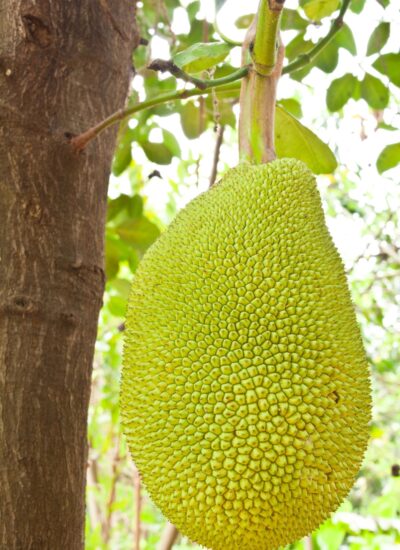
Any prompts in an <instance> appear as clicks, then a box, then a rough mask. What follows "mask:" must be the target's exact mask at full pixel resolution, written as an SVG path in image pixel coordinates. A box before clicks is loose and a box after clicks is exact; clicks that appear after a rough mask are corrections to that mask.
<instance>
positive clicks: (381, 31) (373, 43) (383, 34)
mask: <svg viewBox="0 0 400 550" xmlns="http://www.w3.org/2000/svg"><path fill="white" fill-rule="evenodd" d="M389 35H390V23H386V22H385V21H383V22H382V23H379V25H378V26H377V27H376V29H375V30H374V31H373V32H372V34H371V36H370V37H369V40H368V46H367V55H372V54H374V53H379V52H380V51H381V49H382V48H383V46H384V45H385V44H386V42H387V41H388V38H389Z"/></svg>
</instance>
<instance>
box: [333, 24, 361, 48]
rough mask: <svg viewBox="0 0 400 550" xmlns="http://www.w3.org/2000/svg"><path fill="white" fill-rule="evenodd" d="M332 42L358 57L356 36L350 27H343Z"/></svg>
mask: <svg viewBox="0 0 400 550" xmlns="http://www.w3.org/2000/svg"><path fill="white" fill-rule="evenodd" d="M332 42H333V43H334V44H336V45H337V46H338V47H339V48H344V49H345V50H347V51H349V52H350V53H352V54H353V55H356V53H357V47H356V43H355V40H354V36H353V33H352V31H351V30H350V27H349V26H348V25H346V23H345V24H344V25H342V28H341V29H340V31H339V32H338V33H336V35H335V36H334V38H333V40H332Z"/></svg>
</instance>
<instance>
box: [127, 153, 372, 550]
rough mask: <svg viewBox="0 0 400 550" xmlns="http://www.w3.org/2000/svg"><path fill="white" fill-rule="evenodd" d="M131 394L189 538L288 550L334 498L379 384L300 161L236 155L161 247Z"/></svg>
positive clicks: (138, 452) (150, 481)
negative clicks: (259, 161)
mask: <svg viewBox="0 0 400 550" xmlns="http://www.w3.org/2000/svg"><path fill="white" fill-rule="evenodd" d="M121 404H122V416H123V425H124V431H125V434H126V437H127V440H128V444H129V448H130V450H131V453H132V456H133V459H134V461H135V463H136V465H137V467H138V468H139V471H140V472H141V475H142V477H143V481H144V483H145V485H146V487H147V489H148V491H149V493H150V495H151V497H152V498H153V500H154V502H155V503H156V504H157V505H158V506H159V507H160V509H161V510H162V512H163V513H164V514H165V516H166V517H167V518H168V519H169V520H170V521H171V522H172V523H174V524H175V525H176V526H177V528H178V529H179V530H181V531H182V533H184V534H186V535H187V536H188V537H189V538H190V539H192V540H193V541H196V542H199V543H200V544H202V545H205V546H207V547H209V548H212V549H213V550H226V549H227V548H229V549H236V550H267V549H268V550H269V549H272V548H278V547H279V546H282V545H285V544H287V543H290V542H293V541H295V540H297V539H299V538H300V537H303V536H304V535H306V534H307V533H310V532H311V531H313V530H314V529H315V528H316V527H318V525H319V524H320V523H321V522H323V521H324V520H325V519H326V518H327V517H329V515H330V514H331V513H332V512H333V511H334V510H335V509H336V508H337V507H338V505H339V504H340V502H341V501H342V499H343V498H344V497H345V496H346V495H347V493H348V492H349V490H350V488H351V486H352V485H353V482H354V479H355V476H356V474H357V471H358V469H359V467H360V464H361V461H362V457H363V454H364V451H365V448H366V445H367V439H368V421H369V418H370V384H369V375H368V366H367V362H366V358H365V354H364V350H363V346H362V342H361V339H360V334H359V330H358V327H357V324H356V319H355V315H354V311H353V307H352V304H351V300H350V296H349V291H348V288H347V283H346V278H345V274H344V270H343V265H342V262H341V260H340V257H339V255H338V253H337V251H336V249H335V246H334V245H333V243H332V240H331V237H330V235H329V233H328V230H327V228H326V225H325V220H324V215H323V211H322V208H321V201H320V197H319V193H318V190H317V188H316V183H315V178H314V177H313V175H312V174H311V172H310V171H309V170H308V169H307V168H306V166H305V165H304V164H302V163H301V162H299V161H296V160H293V159H282V160H277V161H274V162H271V163H269V164H266V165H258V166H253V165H240V166H239V167H237V168H235V169H233V170H231V171H229V172H228V173H227V174H226V176H225V177H224V178H223V179H222V181H221V182H220V183H219V184H218V185H216V186H215V187H213V188H212V189H211V190H210V191H207V192H206V193H204V194H203V195H201V196H199V197H198V198H196V199H195V200H193V201H192V202H191V203H190V204H189V205H188V206H187V207H186V208H185V209H184V210H183V211H181V212H180V214H179V215H178V216H177V218H176V220H175V221H174V222H173V223H172V224H171V226H170V228H169V229H168V230H167V231H166V232H165V233H164V234H163V235H162V236H161V237H160V238H159V239H158V241H157V242H156V243H155V244H154V245H153V246H152V247H151V249H150V250H149V251H148V253H147V254H146V256H145V257H144V259H143V261H142V263H141V264H140V267H139V269H138V271H137V274H136V276H135V280H134V284H133V287H132V291H131V296H130V300H129V306H128V313H127V330H126V340H125V353H124V369H123V376H122V389H121Z"/></svg>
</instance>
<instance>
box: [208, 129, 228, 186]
mask: <svg viewBox="0 0 400 550" xmlns="http://www.w3.org/2000/svg"><path fill="white" fill-rule="evenodd" d="M224 130H225V126H221V125H219V126H218V127H217V140H216V142H215V149H214V158H213V165H212V169H211V175H210V187H212V186H213V185H214V183H215V180H216V179H217V174H218V161H219V154H220V152H221V146H222V142H223V139H224Z"/></svg>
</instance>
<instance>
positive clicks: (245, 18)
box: [235, 13, 254, 29]
mask: <svg viewBox="0 0 400 550" xmlns="http://www.w3.org/2000/svg"><path fill="white" fill-rule="evenodd" d="M253 19H254V13H247V14H246V15H242V16H241V17H239V18H238V19H236V21H235V27H237V28H238V29H248V28H249V27H250V25H251V22H252V21H253Z"/></svg>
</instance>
